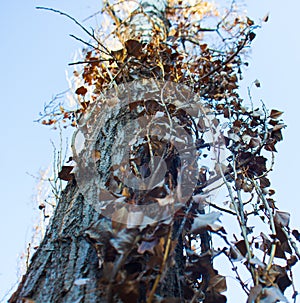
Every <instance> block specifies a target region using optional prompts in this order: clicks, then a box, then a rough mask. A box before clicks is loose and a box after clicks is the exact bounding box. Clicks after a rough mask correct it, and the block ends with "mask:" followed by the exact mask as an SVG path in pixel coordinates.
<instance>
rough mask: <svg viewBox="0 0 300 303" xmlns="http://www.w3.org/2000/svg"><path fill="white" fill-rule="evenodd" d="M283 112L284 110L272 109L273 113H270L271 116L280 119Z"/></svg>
mask: <svg viewBox="0 0 300 303" xmlns="http://www.w3.org/2000/svg"><path fill="white" fill-rule="evenodd" d="M282 114H283V112H281V111H279V110H277V109H272V110H271V113H270V118H272V119H278V118H279V117H280V116H281V115H282Z"/></svg>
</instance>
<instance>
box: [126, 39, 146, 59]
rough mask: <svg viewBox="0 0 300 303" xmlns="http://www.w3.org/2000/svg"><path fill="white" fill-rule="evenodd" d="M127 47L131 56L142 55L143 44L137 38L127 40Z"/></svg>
mask: <svg viewBox="0 0 300 303" xmlns="http://www.w3.org/2000/svg"><path fill="white" fill-rule="evenodd" d="M125 47H126V50H127V53H128V55H130V56H134V57H139V56H141V55H142V48H143V45H142V44H141V43H140V42H138V41H136V40H127V41H126V42H125Z"/></svg>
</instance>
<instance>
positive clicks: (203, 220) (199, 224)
mask: <svg viewBox="0 0 300 303" xmlns="http://www.w3.org/2000/svg"><path fill="white" fill-rule="evenodd" d="M221 215H222V214H221V213H220V212H215V211H213V212H211V213H208V214H204V215H202V214H198V215H197V217H196V218H194V222H193V224H192V227H191V232H192V233H198V232H200V231H201V230H203V229H207V228H208V226H213V225H214V223H215V222H216V221H219V218H220V216H221Z"/></svg>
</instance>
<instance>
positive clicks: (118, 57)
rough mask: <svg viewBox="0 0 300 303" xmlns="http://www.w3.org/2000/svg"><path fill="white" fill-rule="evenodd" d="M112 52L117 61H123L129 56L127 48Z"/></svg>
mask: <svg viewBox="0 0 300 303" xmlns="http://www.w3.org/2000/svg"><path fill="white" fill-rule="evenodd" d="M111 54H112V55H113V56H114V57H115V59H116V60H117V61H120V62H123V61H124V60H125V58H126V56H127V52H126V49H125V48H122V49H119V50H116V51H111Z"/></svg>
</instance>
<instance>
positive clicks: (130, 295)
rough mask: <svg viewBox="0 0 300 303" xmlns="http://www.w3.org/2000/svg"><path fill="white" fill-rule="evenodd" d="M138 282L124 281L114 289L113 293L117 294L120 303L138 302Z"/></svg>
mask: <svg viewBox="0 0 300 303" xmlns="http://www.w3.org/2000/svg"><path fill="white" fill-rule="evenodd" d="M139 284H140V283H139V281H136V280H126V281H125V282H124V283H122V284H121V285H117V286H116V287H115V292H117V293H118V295H119V297H120V298H121V300H122V302H124V303H135V302H138V298H139V289H140V286H139Z"/></svg>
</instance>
